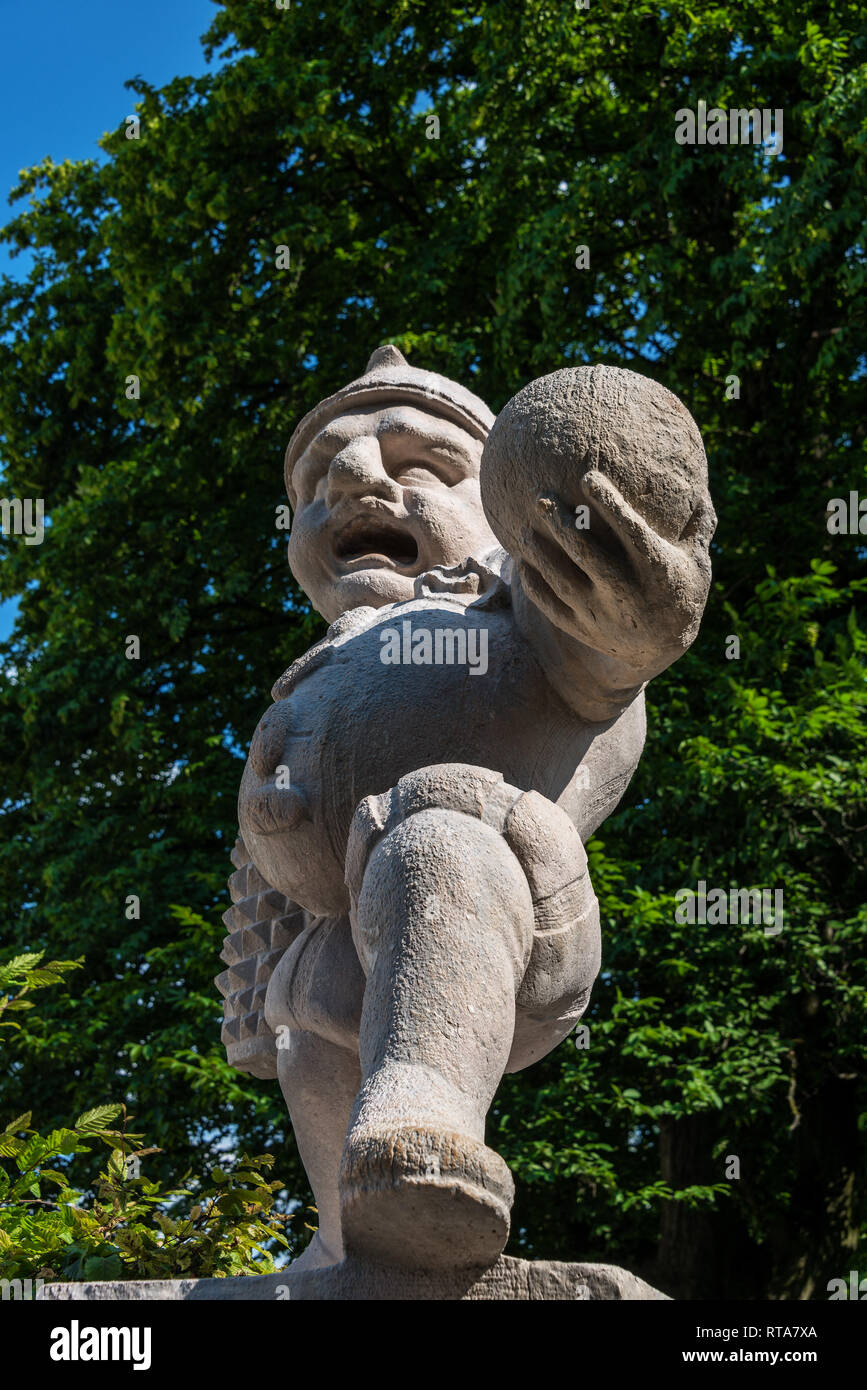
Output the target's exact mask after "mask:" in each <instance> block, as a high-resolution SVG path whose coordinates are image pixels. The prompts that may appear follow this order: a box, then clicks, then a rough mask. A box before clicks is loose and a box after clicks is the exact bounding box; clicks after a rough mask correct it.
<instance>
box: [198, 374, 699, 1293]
mask: <svg viewBox="0 0 867 1390" xmlns="http://www.w3.org/2000/svg"><path fill="white" fill-rule="evenodd" d="M286 483H287V491H288V494H289V497H290V500H291V502H292V505H293V508H294V518H293V528H292V533H291V537H290V541H289V558H290V563H291V565H292V568H293V571H294V574H295V577H296V579H297V580H298V582H299V583H300V584H301V586H302V587H303V589H304V590H305V592H306V593H307V594H308V596H309V597H310V599H311V602H312V603H313V605H314V606H315V608H316V609H318V611H319V612H320V613H321V614H323V616H324V617H325V618H326V619H327V620H328V621H329V622H330V623H331V627H330V628H329V631H328V633H327V635H326V637H325V638H324V639H323V640H322V641H321V642H320V643H318V644H317V645H316V646H315V647H313V648H312V649H311V650H310V651H309V652H307V653H306V654H305V655H304V656H302V657H301V658H300V659H299V660H298V661H296V662H295V663H294V665H293V666H291V667H290V668H289V670H288V671H287V672H285V674H284V675H283V676H282V677H281V678H280V679H279V680H278V681H277V683H276V685H275V686H274V689H273V691H272V697H273V701H274V703H273V704H272V705H271V707H270V708H269V709H268V710H267V711H266V713H265V714H264V715H263V717H262V719H261V721H260V723H259V726H258V727H257V729H256V731H255V733H254V735H253V739H252V743H251V746H250V755H249V758H248V761H247V766H246V769H245V772H244V776H243V780H242V784H241V789H240V796H239V821H240V828H241V838H240V839H239V842H238V845H237V847H236V851H235V854H234V855H233V863H234V865H235V869H236V873H235V874H234V875H233V878H232V880H231V895H232V899H233V906H232V908H230V909H229V911H228V913H227V916H226V923H227V926H228V928H229V933H230V934H229V936H228V938H227V941H226V946H225V950H224V960H225V961H226V964H227V967H228V969H227V970H226V971H225V972H224V973H223V975H222V976H220V978H219V980H218V985H219V988H220V989H221V991H222V992H223V994H224V995H225V997H226V1006H225V1008H226V1024H225V1029H224V1040H225V1042H226V1045H227V1049H228V1053H229V1060H230V1061H232V1062H233V1064H234V1065H236V1066H238V1067H240V1068H242V1069H245V1070H248V1071H251V1072H253V1073H254V1074H255V1075H258V1076H260V1077H262V1078H263V1079H266V1078H268V1077H270V1076H273V1075H274V1073H275V1071H276V1074H277V1076H278V1078H279V1081H280V1085H281V1088H282V1090H283V1094H284V1097H285V1100H286V1103H287V1105H288V1108H289V1111H290V1114H291V1118H292V1123H293V1127H294V1129H295V1133H296V1137H297V1140H298V1145H299V1150H300V1153H301V1157H302V1160H303V1162H304V1165H305V1168H306V1170H307V1173H308V1175H309V1177H310V1181H311V1184H312V1187H313V1190H314V1194H315V1197H316V1203H317V1208H318V1211H319V1222H320V1224H319V1231H318V1233H317V1235H316V1237H315V1239H314V1241H313V1242H312V1243H311V1245H310V1247H309V1248H308V1250H306V1251H305V1252H304V1255H303V1256H302V1257H301V1259H300V1260H299V1261H297V1262H296V1264H295V1265H294V1266H293V1269H292V1272H291V1275H290V1276H288V1277H289V1278H290V1281H291V1284H292V1289H293V1290H295V1292H293V1294H292V1296H297V1297H317V1298H337V1297H339V1298H351V1297H359V1298H361V1297H371V1298H373V1297H395V1296H398V1294H396V1293H392V1292H388V1291H389V1290H393V1289H403V1290H406V1289H408V1288H412V1289H415V1290H416V1292H415V1293H414V1294H413V1295H412V1296H414V1297H443V1298H455V1297H461V1298H463V1297H466V1298H475V1297H488V1296H490V1297H498V1298H510V1297H521V1296H528V1297H552V1298H558V1297H574V1296H575V1294H574V1293H570V1292H568V1290H570V1289H572V1288H573V1287H574V1286H575V1280H578V1279H579V1278H580V1276H579V1275H578V1274H575V1273H574V1271H575V1270H580V1269H584V1268H585V1267H583V1266H572V1265H563V1266H548V1265H545V1266H542V1265H539V1266H535V1265H534V1266H530V1265H524V1264H520V1262H518V1263H516V1262H514V1261H511V1262H510V1261H504V1260H503V1259H501V1258H500V1256H501V1252H502V1250H503V1248H504V1247H505V1243H506V1240H507V1238H508V1233H509V1217H510V1209H511V1204H512V1197H513V1186H512V1180H511V1175H510V1174H509V1171H508V1168H507V1167H506V1165H505V1163H504V1162H503V1160H502V1159H501V1158H500V1157H499V1155H497V1154H496V1153H494V1152H493V1151H492V1150H491V1149H490V1148H489V1147H488V1146H487V1145H486V1143H485V1117H486V1114H487V1111H488V1108H489V1106H490V1104H491V1101H492V1099H493V1096H494V1094H495V1091H496V1088H497V1086H498V1084H499V1082H500V1080H501V1078H502V1076H503V1074H504V1073H505V1072H506V1071H515V1070H519V1069H521V1068H523V1067H526V1066H529V1065H531V1064H532V1063H533V1062H535V1061H537V1060H538V1059H539V1058H541V1057H543V1056H545V1055H546V1053H548V1052H550V1051H551V1049H552V1048H553V1047H555V1046H556V1045H557V1044H558V1043H559V1042H561V1041H562V1040H563V1039H564V1038H565V1037H566V1036H567V1035H568V1033H569V1032H570V1031H571V1029H572V1028H573V1027H574V1025H575V1023H576V1022H577V1021H578V1019H580V1017H581V1015H582V1013H583V1011H584V1009H585V1008H586V1006H587V1003H588V1000H589V997H590V991H591V988H592V985H593V981H594V978H595V976H596V974H597V971H598V969H599V965H600V958H601V942H600V932H599V912H598V906H597V903H596V897H595V894H594V892H593V886H592V884H591V882H590V878H589V874H588V872H587V856H586V853H585V849H584V844H585V842H586V840H587V838H588V837H589V836H590V835H591V834H592V833H593V832H594V830H596V828H597V827H598V826H599V825H600V824H601V823H602V822H603V821H604V819H605V818H606V816H608V815H609V814H610V813H611V811H612V810H613V809H614V807H615V806H616V805H617V803H618V801H619V800H620V798H621V796H622V795H623V792H624V790H625V788H626V786H627V784H628V782H629V780H630V778H631V776H632V774H633V772H634V771H635V768H636V766H637V764H638V760H639V758H640V755H641V751H642V747H643V744H644V734H645V723H644V704H643V690H644V686H645V685H646V683H647V681H648V680H650V679H651V678H652V677H653V676H654V675H656V674H658V673H659V672H660V671H662V670H664V669H665V667H666V666H668V665H669V664H670V663H671V662H672V661H674V660H676V659H677V657H678V656H680V655H681V654H682V653H683V652H684V651H685V650H686V648H687V647H688V646H689V644H690V642H691V641H692V640H693V638H694V637H695V635H696V632H697V629H698V624H699V621H700V618H701V613H702V610H703V607H704V603H705V599H706V596H707V592H708V587H709V583H710V564H709V559H708V548H709V543H710V538H711V535H712V533H713V527H714V524H715V517H714V513H713V508H712V506H711V503H710V498H709V496H708V492H707V466H706V460H705V456H704V450H703V448H702V444H701V437H700V435H699V432H698V429H697V427H696V425H695V422H694V421H693V420H692V418H691V416H690V415H689V412H688V411H687V410H686V408H685V407H684V406H683V405H682V404H681V402H679V401H678V400H677V399H676V398H675V397H674V396H672V395H671V394H670V393H669V392H667V391H666V390H665V389H664V388H662V387H660V386H658V385H657V384H656V383H654V382H651V381H649V380H647V379H645V378H642V377H640V376H637V375H636V374H635V373H633V372H627V371H623V370H620V369H617V368H612V367H594V368H574V369H567V370H565V371H560V372H555V373H553V374H552V375H551V376H548V377H544V378H542V379H541V380H539V381H535V382H532V383H530V385H529V386H527V387H525V388H524V390H523V391H521V392H519V393H518V394H517V395H516V396H515V397H514V398H513V399H512V400H511V401H510V402H509V403H508V405H507V406H506V407H505V408H504V410H503V411H502V412H501V413H500V415H499V416H498V417H497V419H496V421H494V418H493V416H492V415H491V413H490V411H488V409H487V407H486V406H485V405H484V404H483V402H481V401H480V400H479V399H478V398H477V397H475V396H474V395H473V394H472V393H471V392H469V391H467V390H466V388H464V387H462V386H459V385H457V384H456V383H454V382H450V381H448V380H447V379H446V378H444V377H442V376H439V375H437V374H436V373H431V372H423V371H419V370H418V369H417V368H414V367H411V366H410V365H409V364H408V363H407V362H406V361H405V360H404V359H403V357H402V356H401V354H400V353H399V352H398V351H397V350H396V349H395V348H392V347H386V348H381V349H378V350H377V351H376V352H375V353H374V355H373V357H372V358H371V360H370V362H369V363H368V366H367V369H366V371H365V373H364V375H363V376H362V377H360V378H359V379H358V380H357V381H355V382H351V383H350V384H349V385H348V386H346V387H345V388H343V390H341V391H338V392H336V393H335V394H334V395H333V396H330V397H329V398H328V399H327V400H326V401H323V402H322V403H321V404H320V405H319V406H317V407H316V408H315V410H313V411H312V412H311V413H310V414H309V415H308V416H307V417H305V419H304V420H303V421H302V422H301V423H300V424H299V426H298V428H297V429H296V431H295V433H294V435H293V437H292V440H291V441H290V444H289V447H288V449H287V453H286ZM483 504H484V505H483ZM344 1257H345V1258H344ZM586 1268H587V1269H588V1270H589V1269H591V1267H589V1266H588V1267H586ZM592 1268H593V1269H594V1270H596V1273H593V1274H592V1275H591V1274H589V1273H588V1275H587V1279H588V1285H587V1287H588V1288H592V1289H594V1290H597V1291H599V1290H602V1291H603V1292H595V1293H593V1294H592V1295H591V1296H593V1297H624V1296H630V1297H632V1296H644V1297H649V1296H652V1295H651V1294H649V1293H645V1294H640V1295H639V1294H637V1293H634V1292H633V1293H630V1294H625V1293H624V1290H626V1289H632V1290H635V1289H638V1288H639V1285H638V1284H637V1283H635V1282H634V1281H633V1282H630V1281H631V1279H632V1276H629V1275H626V1274H625V1273H624V1272H623V1271H616V1272H614V1273H610V1272H609V1273H607V1274H606V1273H605V1272H604V1271H605V1269H606V1267H605V1266H596V1267H592ZM456 1271H462V1273H460V1274H459V1273H457V1272H456ZM484 1271H487V1274H485V1275H484V1277H483V1272H484ZM599 1271H603V1272H602V1273H600V1272H599ZM470 1275H472V1278H470ZM468 1281H469V1282H468ZM228 1283H229V1281H225V1283H224V1286H223V1295H222V1296H226V1285H227V1284H228ZM247 1283H248V1281H244V1287H245V1288H246V1286H247ZM263 1287H264V1285H263ZM640 1287H645V1286H640ZM480 1289H484V1290H487V1291H488V1292H487V1293H480V1292H478V1290H480ZM303 1290H307V1292H303ZM329 1290H330V1292H329ZM335 1290H336V1291H335ZM424 1290H427V1292H424ZM516 1290H524V1292H523V1293H519V1292H515V1291H516ZM540 1290H542V1292H540ZM545 1290H547V1292H545ZM557 1290H560V1292H558V1291H557ZM563 1290H566V1291H567V1292H565V1293H564V1292H563ZM377 1291H378V1292H377ZM383 1291H385V1292H383ZM191 1296H201V1295H200V1294H197V1295H191ZM243 1296H244V1297H247V1296H248V1295H247V1294H246V1293H245V1294H244V1295H243ZM399 1296H401V1297H406V1296H407V1294H406V1293H405V1292H404V1293H401V1294H400V1295H399Z"/></svg>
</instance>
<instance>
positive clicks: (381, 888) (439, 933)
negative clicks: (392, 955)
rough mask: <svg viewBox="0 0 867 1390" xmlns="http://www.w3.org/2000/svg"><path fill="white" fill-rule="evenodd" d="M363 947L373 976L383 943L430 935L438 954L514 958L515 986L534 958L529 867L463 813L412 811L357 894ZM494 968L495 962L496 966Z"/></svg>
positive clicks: (373, 852) (369, 866)
mask: <svg viewBox="0 0 867 1390" xmlns="http://www.w3.org/2000/svg"><path fill="white" fill-rule="evenodd" d="M351 897H352V902H353V907H352V911H351V914H350V915H351V920H352V924H353V934H354V939H355V944H356V949H357V951H358V954H359V958H360V959H361V963H362V967H363V968H364V970H365V973H367V974H369V973H370V971H371V970H372V968H373V966H374V964H375V962H376V960H377V958H378V956H379V952H380V950H381V949H382V948H383V945H384V944H385V945H387V946H389V947H392V946H393V945H394V944H395V943H396V940H397V937H398V935H399V936H400V937H402V938H403V939H404V940H411V938H412V937H413V936H414V935H417V934H420V933H423V934H424V937H425V941H426V944H427V946H428V948H430V947H431V946H432V944H433V941H434V939H435V938H437V937H439V938H440V940H441V944H442V945H443V947H444V948H445V949H446V951H453V952H454V953H455V955H457V954H458V953H461V952H463V954H464V955H465V956H466V957H469V956H471V955H476V956H478V955H480V954H481V957H482V958H484V957H485V955H486V954H487V950H488V948H487V947H486V945H485V941H486V939H488V938H492V939H495V940H492V941H491V945H490V949H491V950H493V951H494V952H496V953H499V955H500V956H501V955H502V947H501V945H500V944H499V943H500V942H504V943H506V945H507V948H508V955H509V956H510V958H511V961H512V966H513V973H514V982H515V988H516V989H517V987H518V984H519V983H520V980H521V979H522V978H523V974H524V971H525V970H526V968H527V964H528V962H529V959H530V951H531V949H532V935H533V905H532V900H531V896H530V889H529V885H528V883H527V880H526V877H525V876H524V874H523V872H522V870H521V866H520V864H519V863H518V861H517V859H516V858H515V856H514V854H513V853H512V851H511V850H510V849H509V847H508V845H507V844H506V843H505V841H504V840H503V838H502V836H501V835H499V834H498V833H497V832H496V831H495V830H494V829H493V828H492V827H491V826H489V825H486V824H485V823H484V822H483V821H480V820H478V819H476V818H475V817H473V816H470V815H467V814H466V813H465V812H463V811H455V810H451V809H443V808H441V807H426V808H424V809H418V810H415V809H414V810H412V811H410V813H409V814H408V815H407V817H406V819H402V820H399V821H398V822H397V823H393V824H392V825H391V826H390V828H389V829H387V830H386V831H385V832H384V834H382V835H381V836H379V837H378V838H377V839H376V841H375V843H374V844H373V845H372V847H371V848H370V852H369V854H368V855H367V858H366V861H365V864H364V868H363V871H362V873H361V877H360V882H359V883H358V887H357V890H356V889H355V886H354V885H353V890H352V893H351ZM492 963H493V962H492Z"/></svg>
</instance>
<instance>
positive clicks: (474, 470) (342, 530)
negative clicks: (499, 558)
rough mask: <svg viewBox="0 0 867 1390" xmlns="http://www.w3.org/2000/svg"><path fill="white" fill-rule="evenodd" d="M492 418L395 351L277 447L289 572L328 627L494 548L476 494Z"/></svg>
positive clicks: (454, 386)
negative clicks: (288, 510)
mask: <svg viewBox="0 0 867 1390" xmlns="http://www.w3.org/2000/svg"><path fill="white" fill-rule="evenodd" d="M493 422H494V417H493V415H492V414H491V412H490V411H489V410H488V408H487V406H486V405H485V404H484V403H483V402H482V401H480V400H479V399H478V397H477V396H474V395H473V394H472V392H470V391H467V390H466V388H465V387H463V386H460V385H459V384H458V383H457V382H453V381H449V380H448V379H447V378H446V377H443V376H439V375H438V374H437V373H436V372H424V371H420V370H419V369H418V368H415V367H411V366H409V364H408V363H407V362H406V360H405V359H404V357H403V356H402V355H401V353H400V352H398V350H397V348H395V347H381V348H378V349H377V350H376V352H374V354H373V356H372V357H371V359H370V361H369V362H368V364H367V367H366V369H365V372H364V375H363V376H361V377H359V378H358V379H357V380H356V381H352V382H350V383H349V385H348V386H345V387H343V389H342V390H341V391H338V392H336V394H335V395H333V396H329V397H328V398H327V400H324V401H322V402H321V403H320V404H319V405H318V406H317V407H316V408H315V410H312V411H311V412H310V413H309V415H306V416H305V417H304V419H303V420H302V421H301V423H300V425H299V426H298V428H297V429H296V430H295V433H294V434H293V436H292V438H291V440H290V441H289V447H288V449H287V450H286V466H285V477H286V490H287V492H288V494H289V500H290V502H291V503H292V508H293V512H294V517H293V524H292V531H291V535H290V540H289V564H290V566H291V568H292V573H293V574H294V575H295V578H296V579H297V581H298V583H299V584H300V585H301V587H302V589H303V590H304V592H305V593H306V594H307V595H308V597H309V598H310V600H311V602H312V603H313V605H314V607H315V608H316V609H317V610H318V611H319V612H320V613H321V614H322V615H323V617H324V618H326V619H327V621H328V622H334V620H335V619H336V618H338V617H339V616H340V614H341V613H345V612H346V611H347V610H348V609H351V608H358V607H360V606H362V605H365V606H370V607H374V608H379V607H382V605H383V604H386V603H400V602H403V601H406V600H408V599H411V598H412V596H413V589H414V582H415V579H416V578H417V576H418V575H420V574H424V573H425V572H426V571H427V570H430V569H432V568H434V567H435V566H438V565H440V566H449V565H458V564H461V563H462V561H464V560H466V559H468V558H476V559H481V558H482V557H483V556H484V555H486V554H487V553H489V552H490V551H491V550H493V549H495V548H496V547H497V546H498V542H497V540H496V537H495V536H494V534H493V532H492V531H491V529H490V527H489V526H488V523H487V520H486V518H485V513H484V510H483V508H482V502H481V495H480V492H479V464H480V462H481V456H482V446H483V444H484V442H485V439H486V438H487V435H488V431H489V430H490V428H491V426H492V424H493Z"/></svg>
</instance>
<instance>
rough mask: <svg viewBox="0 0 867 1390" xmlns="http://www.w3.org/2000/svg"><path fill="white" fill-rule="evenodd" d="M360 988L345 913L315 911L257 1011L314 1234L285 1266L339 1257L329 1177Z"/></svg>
mask: <svg viewBox="0 0 867 1390" xmlns="http://www.w3.org/2000/svg"><path fill="white" fill-rule="evenodd" d="M363 995H364V975H363V973H362V970H361V966H360V965H359V963H358V956H357V954H356V950H355V946H354V945H353V941H352V936H351V932H350V926H349V922H348V920H347V919H346V918H345V917H343V918H319V919H316V920H315V921H314V922H313V924H312V925H311V926H309V927H308V928H307V929H306V930H305V931H304V932H302V933H301V935H300V936H299V937H298V938H297V939H296V940H295V941H294V942H293V943H292V945H291V946H290V947H289V949H288V950H287V951H286V954H285V955H284V956H283V958H282V960H281V961H280V963H279V965H278V966H277V969H276V970H275V972H274V975H273V976H272V978H271V981H270V983H269V985H268V994H267V997H266V1001H265V1016H266V1020H267V1022H268V1025H269V1027H270V1028H271V1029H272V1031H273V1032H274V1033H275V1034H276V1035H277V1040H278V1046H277V1075H278V1077H279V1080H280V1088H281V1090H282V1092H283V1097H284V1099H285V1101H286V1105H287V1108H288V1110H289V1116H290V1119H291V1121H292V1128H293V1130H294V1132H295V1139H296V1142H297V1144H298V1152H299V1154H300V1156H301V1162H302V1163H303V1164H304V1169H305V1172H306V1173H307V1177H308V1179H309V1181H310V1186H311V1187H312V1189H313V1196H314V1199H315V1202H316V1208H317V1212H318V1215H319V1229H318V1231H317V1234H316V1235H315V1236H314V1238H313V1240H312V1241H311V1242H310V1245H309V1246H308V1247H307V1249H306V1250H305V1251H304V1253H303V1255H301V1256H300V1257H299V1258H298V1259H297V1260H296V1261H295V1262H294V1263H293V1266H292V1267H293V1269H312V1268H315V1267H317V1266H321V1265H330V1264H336V1263H337V1262H338V1261H339V1260H340V1259H342V1257H343V1241H342V1238H341V1232H340V1206H339V1198H338V1188H337V1180H338V1173H339V1169H340V1155H341V1153H342V1150H343V1145H344V1141H345V1139H346V1130H347V1126H348V1124H349V1116H350V1112H351V1110H352V1104H353V1101H354V1100H355V1097H356V1095H357V1094H358V1089H359V1087H360V1085H361V1068H360V1065H359V1061H358V1030H359V1026H360V1022H361V1007H362V999H363Z"/></svg>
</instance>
